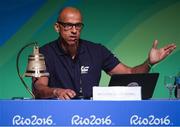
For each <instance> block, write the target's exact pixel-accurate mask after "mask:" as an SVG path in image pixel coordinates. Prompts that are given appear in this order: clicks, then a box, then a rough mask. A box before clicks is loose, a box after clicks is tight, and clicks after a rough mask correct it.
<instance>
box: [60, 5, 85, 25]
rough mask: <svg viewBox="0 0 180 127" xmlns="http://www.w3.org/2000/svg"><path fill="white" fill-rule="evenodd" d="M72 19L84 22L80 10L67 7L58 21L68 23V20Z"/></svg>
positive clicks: (61, 12)
mask: <svg viewBox="0 0 180 127" xmlns="http://www.w3.org/2000/svg"><path fill="white" fill-rule="evenodd" d="M72 18H73V19H75V20H79V21H80V22H82V15H81V12H80V10H78V9H77V8H74V7H66V8H63V9H62V10H61V11H60V12H59V17H58V21H62V22H68V20H69V19H72Z"/></svg>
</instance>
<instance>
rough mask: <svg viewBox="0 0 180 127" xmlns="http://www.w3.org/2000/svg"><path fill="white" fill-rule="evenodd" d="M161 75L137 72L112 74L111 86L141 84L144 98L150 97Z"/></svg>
mask: <svg viewBox="0 0 180 127" xmlns="http://www.w3.org/2000/svg"><path fill="white" fill-rule="evenodd" d="M158 77H159V73H137V74H116V75H112V76H111V79H110V82H109V86H141V94H142V99H143V100H145V99H150V98H152V96H153V92H154V89H155V86H156V83H157V80H158Z"/></svg>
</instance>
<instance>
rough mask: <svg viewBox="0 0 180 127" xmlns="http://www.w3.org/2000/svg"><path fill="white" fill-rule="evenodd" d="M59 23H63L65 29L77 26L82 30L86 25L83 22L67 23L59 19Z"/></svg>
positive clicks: (77, 28)
mask: <svg viewBox="0 0 180 127" xmlns="http://www.w3.org/2000/svg"><path fill="white" fill-rule="evenodd" d="M57 23H59V24H61V25H62V26H63V27H64V29H65V30H70V29H72V28H73V26H75V28H76V30H81V29H82V28H83V27H84V24H83V23H75V24H74V23H65V22H61V21H57Z"/></svg>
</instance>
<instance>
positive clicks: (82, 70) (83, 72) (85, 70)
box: [81, 66, 89, 74]
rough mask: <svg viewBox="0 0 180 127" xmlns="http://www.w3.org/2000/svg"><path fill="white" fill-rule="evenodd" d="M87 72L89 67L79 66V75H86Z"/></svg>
mask: <svg viewBox="0 0 180 127" xmlns="http://www.w3.org/2000/svg"><path fill="white" fill-rule="evenodd" d="M88 70H89V66H81V74H87V73H88Z"/></svg>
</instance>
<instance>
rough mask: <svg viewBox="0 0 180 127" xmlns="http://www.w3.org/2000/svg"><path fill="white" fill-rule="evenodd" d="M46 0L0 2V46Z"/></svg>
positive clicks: (9, 0) (6, 0) (8, 0)
mask: <svg viewBox="0 0 180 127" xmlns="http://www.w3.org/2000/svg"><path fill="white" fill-rule="evenodd" d="M45 2H46V0H18V1H17V0H14V1H13V0H5V1H1V4H0V17H1V20H0V28H1V29H0V46H1V45H2V44H4V43H5V42H6V41H7V40H8V39H9V38H10V37H11V36H12V35H13V34H15V33H16V32H17V31H18V30H19V29H20V28H21V26H22V25H23V24H25V23H26V21H28V20H29V19H30V18H31V17H32V16H33V14H34V13H36V12H37V11H38V9H39V8H40V7H41V6H42V5H43V4H44V3H45Z"/></svg>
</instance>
